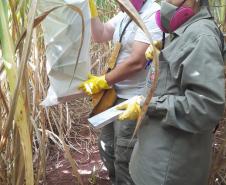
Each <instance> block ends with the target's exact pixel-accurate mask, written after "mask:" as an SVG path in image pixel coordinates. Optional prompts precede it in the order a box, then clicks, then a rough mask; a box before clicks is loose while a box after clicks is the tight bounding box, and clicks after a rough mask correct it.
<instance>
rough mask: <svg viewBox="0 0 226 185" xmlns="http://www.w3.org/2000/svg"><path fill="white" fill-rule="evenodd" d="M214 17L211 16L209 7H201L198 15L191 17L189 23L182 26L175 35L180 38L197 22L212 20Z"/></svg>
mask: <svg viewBox="0 0 226 185" xmlns="http://www.w3.org/2000/svg"><path fill="white" fill-rule="evenodd" d="M211 18H213V16H212V15H211V14H210V12H209V10H208V8H207V7H204V6H203V7H201V8H200V10H199V12H198V13H196V14H195V15H194V16H193V17H191V18H190V19H189V20H188V21H186V22H185V23H184V24H183V25H182V26H180V27H179V28H178V29H176V30H175V31H174V32H173V33H175V34H176V35H178V36H180V35H181V34H183V33H184V31H185V30H186V29H187V27H188V26H190V25H191V24H192V23H194V22H197V21H199V20H201V19H211Z"/></svg>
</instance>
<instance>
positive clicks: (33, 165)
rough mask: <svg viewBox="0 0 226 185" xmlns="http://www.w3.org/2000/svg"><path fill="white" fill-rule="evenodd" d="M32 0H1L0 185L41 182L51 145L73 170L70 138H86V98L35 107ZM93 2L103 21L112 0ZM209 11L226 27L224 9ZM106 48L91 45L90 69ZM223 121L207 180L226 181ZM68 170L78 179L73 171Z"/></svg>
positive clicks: (40, 47)
mask: <svg viewBox="0 0 226 185" xmlns="http://www.w3.org/2000/svg"><path fill="white" fill-rule="evenodd" d="M213 1H215V2H213ZM213 1H212V5H216V4H219V3H221V5H222V3H225V2H223V1H224V0H213ZM36 2H37V1H36V0H20V1H18V0H8V1H6V0H3V1H2V0H1V1H0V137H1V140H0V184H1V185H23V184H27V185H33V184H35V185H38V184H46V165H47V160H48V159H49V157H50V155H49V153H50V152H51V149H50V148H53V147H54V148H55V149H56V150H57V151H64V153H65V154H66V158H67V159H68V160H69V161H70V162H71V164H72V166H73V169H76V164H75V162H74V160H73V158H71V156H70V152H71V151H78V150H79V149H78V148H76V146H77V145H75V144H74V143H79V141H82V142H85V141H84V138H83V137H82V136H81V134H80V132H81V131H82V130H84V125H82V124H81V123H82V122H84V119H85V118H86V117H87V116H88V113H89V112H90V111H91V106H90V103H89V100H88V99H87V98H82V99H77V100H74V101H72V102H71V103H64V104H62V105H59V106H55V107H52V108H48V109H46V108H43V107H40V106H39V103H40V102H41V101H42V99H43V98H44V97H45V96H46V92H47V88H48V79H47V75H46V69H45V60H46V58H45V47H44V43H43V33H42V30H41V28H40V27H37V29H35V30H33V29H32V24H33V18H34V17H33V16H34V12H35V5H36ZM214 3H215V4H214ZM97 5H98V11H99V15H100V17H101V19H102V20H103V21H107V20H108V19H109V18H110V17H112V16H113V15H114V14H115V13H116V12H117V10H118V7H117V5H116V3H115V1H114V0H109V1H107V0H97ZM214 11H215V12H217V13H215V15H216V17H218V18H217V20H218V22H219V24H220V25H225V30H226V24H225V8H224V9H223V8H220V9H219V8H218V9H217V10H214ZM29 12H30V13H29ZM25 29H27V30H28V32H27V37H26V39H25V40H24V41H23V42H22V44H21V45H19V47H18V49H17V50H16V48H15V47H16V45H17V42H18V40H19V39H20V37H21V35H22V33H23V31H24V30H25ZM222 29H223V26H222ZM31 37H32V39H31ZM111 47H112V45H111V42H109V43H104V44H95V43H93V44H92V47H91V52H90V53H91V57H92V64H93V72H94V73H96V74H100V73H101V71H102V69H103V67H104V63H105V61H106V60H107V57H108V56H109V53H110V50H111ZM14 112H15V114H14ZM224 125H225V119H224V120H223V121H222V124H221V126H220V128H219V129H218V131H217V133H216V140H215V144H214V146H213V149H214V157H213V159H214V161H213V162H214V164H213V170H212V174H211V177H210V185H222V184H226V176H225V174H226V173H225V171H226V163H225V158H226V156H225V154H226V132H225V131H226V128H225V126H224ZM85 128H86V126H85ZM89 132H90V133H91V130H90V129H89ZM93 143H95V138H93V137H92V138H89V139H88V141H87V143H86V145H93ZM78 152H80V151H78ZM51 157H53V156H51ZM73 175H74V176H75V177H76V179H75V182H76V183H78V182H79V177H78V176H77V175H78V174H77V172H75V171H74V172H73ZM80 184H81V182H80Z"/></svg>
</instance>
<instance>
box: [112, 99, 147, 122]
mask: <svg viewBox="0 0 226 185" xmlns="http://www.w3.org/2000/svg"><path fill="white" fill-rule="evenodd" d="M142 100H143V97H142V96H136V97H134V99H131V101H129V102H127V103H123V104H121V105H118V106H116V109H117V110H125V111H124V112H123V113H122V114H121V115H120V116H119V118H118V119H119V120H121V121H123V120H137V118H138V117H139V115H140V113H141V101H142Z"/></svg>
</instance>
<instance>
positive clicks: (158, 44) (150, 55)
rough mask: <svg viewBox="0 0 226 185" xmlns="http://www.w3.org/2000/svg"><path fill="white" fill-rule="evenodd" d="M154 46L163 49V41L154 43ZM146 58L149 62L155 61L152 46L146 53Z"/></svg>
mask: <svg viewBox="0 0 226 185" xmlns="http://www.w3.org/2000/svg"><path fill="white" fill-rule="evenodd" d="M154 46H155V47H156V48H157V49H158V51H159V50H161V48H162V42H161V41H154ZM145 57H146V60H147V61H152V60H153V57H154V56H153V47H152V45H151V44H150V45H149V47H148V49H147V50H146V52H145Z"/></svg>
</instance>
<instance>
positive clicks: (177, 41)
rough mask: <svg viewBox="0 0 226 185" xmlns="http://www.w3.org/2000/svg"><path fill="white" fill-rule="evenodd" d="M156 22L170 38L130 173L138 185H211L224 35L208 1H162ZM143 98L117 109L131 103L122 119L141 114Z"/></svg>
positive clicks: (221, 98)
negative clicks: (213, 143) (209, 178)
mask: <svg viewBox="0 0 226 185" xmlns="http://www.w3.org/2000/svg"><path fill="white" fill-rule="evenodd" d="M156 22H157V24H158V25H159V27H160V28H161V29H162V30H163V31H164V32H168V33H170V36H169V37H168V38H166V40H165V47H164V49H162V50H161V52H160V54H159V78H158V84H157V88H156V91H155V94H154V97H153V98H152V100H151V102H150V104H149V108H148V112H147V115H146V117H145V118H144V120H143V122H142V124H141V127H140V129H139V130H138V133H137V137H138V141H137V143H136V144H135V148H134V150H133V153H132V157H131V161H130V166H129V169H130V174H131V177H132V179H133V181H134V182H135V184H137V185H207V181H208V174H209V169H210V164H211V151H212V148H211V146H212V142H213V135H214V130H215V127H216V126H217V125H218V123H219V120H220V119H221V118H222V116H223V112H224V105H225V90H224V89H225V81H224V60H223V48H224V46H223V45H224V44H223V43H224V41H223V36H222V33H221V31H220V30H219V29H218V26H217V24H216V23H215V22H214V19H213V16H212V15H211V13H210V11H209V9H208V2H207V1H205V0H166V1H163V2H162V3H161V10H160V11H159V12H157V13H156ZM150 47H151V46H150ZM151 50H152V49H151V48H149V52H150V51H151ZM153 72H154V71H150V75H148V78H147V86H149V85H150V84H149V83H150V82H151V76H152V75H151V74H153ZM139 98H140V99H141V97H139ZM142 102H143V101H140V100H139V101H133V102H130V104H129V106H128V105H127V106H125V105H124V106H122V107H118V108H119V109H125V108H126V107H129V108H127V109H126V110H125V112H124V113H123V114H122V115H121V116H120V118H119V119H123V120H127V119H129V118H130V117H131V115H137V116H138V115H139V114H137V112H140V110H138V109H140V107H141V106H142ZM133 107H134V109H133ZM137 116H136V117H137ZM133 118H134V116H133Z"/></svg>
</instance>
